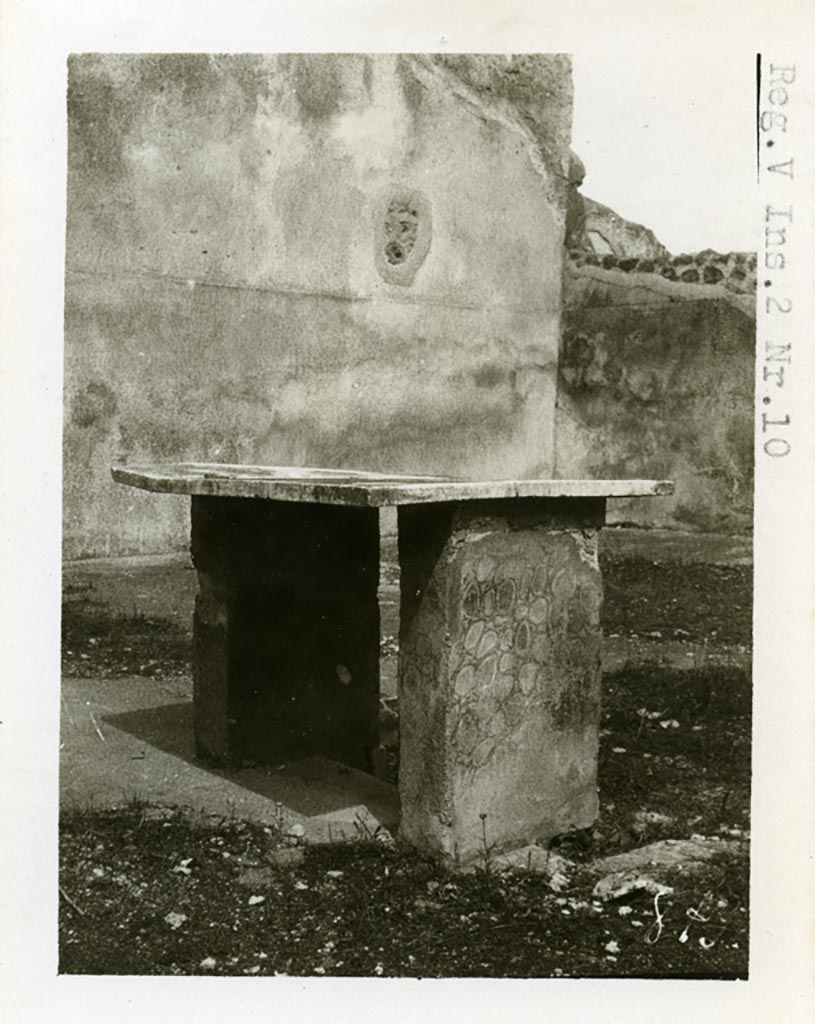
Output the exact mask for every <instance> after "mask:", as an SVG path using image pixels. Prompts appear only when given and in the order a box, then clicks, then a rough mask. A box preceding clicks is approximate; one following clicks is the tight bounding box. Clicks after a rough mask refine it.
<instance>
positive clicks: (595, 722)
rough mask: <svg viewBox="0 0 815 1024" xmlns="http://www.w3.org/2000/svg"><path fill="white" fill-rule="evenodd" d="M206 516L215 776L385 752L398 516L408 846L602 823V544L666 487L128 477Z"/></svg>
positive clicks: (198, 651) (186, 474) (256, 475)
mask: <svg viewBox="0 0 815 1024" xmlns="http://www.w3.org/2000/svg"><path fill="white" fill-rule="evenodd" d="M113 477H114V479H115V480H116V481H118V482H119V483H123V484H129V485H130V486H133V487H139V488H143V489H145V490H148V491H158V492H165V493H170V494H189V495H191V497H192V556H193V561H194V564H195V567H196V569H197V571H198V578H199V593H198V597H197V599H196V605H195V619H194V651H193V681H194V710H195V735H196V744H197V748H198V752H199V754H200V756H201V757H203V758H206V759H209V760H211V761H213V762H216V763H218V764H221V765H239V764H240V763H242V762H243V761H244V760H252V761H258V762H264V763H275V764H277V763H280V762H285V761H289V760H293V759H295V758H300V757H306V756H311V755H315V754H320V755H323V756H326V757H330V758H334V759H336V760H338V761H341V762H343V763H347V764H349V765H353V766H355V767H358V768H362V769H364V770H369V769H370V767H371V756H372V752H373V750H374V748H375V746H376V744H377V729H378V724H377V723H378V708H379V701H378V697H379V607H378V602H377V587H378V580H379V515H378V508H379V507H380V506H386V505H395V506H397V509H398V511H397V515H398V524H399V561H400V568H401V588H400V589H401V626H400V636H399V718H400V736H401V741H400V742H401V751H400V769H399V793H400V800H401V808H402V811H401V826H400V832H401V835H402V836H403V838H404V839H406V840H407V841H408V842H410V843H411V844H413V845H415V846H417V847H419V848H421V849H423V850H426V851H429V852H432V853H435V854H437V855H441V856H444V857H448V858H453V859H457V860H460V861H466V860H468V859H472V858H473V857H475V856H477V855H478V853H479V850H481V849H482V844H483V840H484V838H485V837H486V841H487V842H488V843H489V844H491V845H492V844H494V848H495V849H496V850H499V849H506V848H510V847H512V846H516V845H521V844H525V843H529V842H533V841H535V840H544V839H546V838H549V837H551V836H553V835H557V834H559V833H562V832H565V831H568V830H570V829H573V828H585V827H587V826H589V825H590V824H591V823H592V822H593V821H594V819H595V817H596V815H597V809H598V800H597V749H598V733H599V722H600V640H601V626H600V609H601V604H602V583H601V579H600V569H599V565H598V560H597V540H598V531H599V529H600V527H601V526H602V525H603V522H604V518H605V503H606V499H607V498H613V497H628V496H644V495H665V494H670V493H671V491H672V484H671V483H670V482H668V481H654V480H521V481H519V480H496V481H472V480H456V479H452V478H449V477H444V478H442V477H427V476H395V475H387V474H380V473H365V472H350V471H348V472H346V471H340V470H326V469H300V468H292V467H270V466H229V465H202V464H187V463H184V464H176V465H150V466H129V467H116V468H114V469H113Z"/></svg>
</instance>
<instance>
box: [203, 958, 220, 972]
mask: <svg viewBox="0 0 815 1024" xmlns="http://www.w3.org/2000/svg"><path fill="white" fill-rule="evenodd" d="M217 962H218V961H217V960H216V959H215V957H214V956H205V957H204V959H203V960H202V961H201V963H200V964H199V967H201V968H202V970H205V971H211V970H212V968H213V967H214V966H215V965H216V964H217Z"/></svg>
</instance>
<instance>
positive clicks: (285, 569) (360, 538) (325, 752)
mask: <svg viewBox="0 0 815 1024" xmlns="http://www.w3.org/2000/svg"><path fill="white" fill-rule="evenodd" d="M192 553H193V560H194V564H195V567H196V569H197V570H198V576H199V594H198V597H197V600H196V607H195V619H194V652H193V680H194V707H195V736H196V744H197V747H198V752H199V755H200V756H202V757H204V758H206V759H208V760H210V761H214V762H216V763H218V764H222V765H231V766H235V765H240V764H241V763H242V762H243V761H244V760H250V761H255V762H258V763H273V764H279V763H282V762H286V761H289V760H294V759H296V758H301V757H308V756H312V755H322V756H325V757H330V758H333V759H336V760H338V761H342V762H343V763H346V764H349V765H352V766H354V767H357V768H361V769H363V770H370V767H371V752H372V750H373V748H374V747H375V745H376V742H377V717H378V697H379V606H378V603H377V584H378V579H379V524H378V514H377V510H376V509H369V508H345V507H341V506H328V505H316V504H300V503H293V502H274V501H255V500H252V499H243V498H212V497H198V496H196V497H193V499H192Z"/></svg>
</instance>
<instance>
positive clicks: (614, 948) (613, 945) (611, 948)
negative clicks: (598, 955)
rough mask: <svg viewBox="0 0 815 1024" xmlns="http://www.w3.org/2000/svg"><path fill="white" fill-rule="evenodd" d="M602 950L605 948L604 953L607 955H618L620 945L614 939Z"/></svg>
mask: <svg viewBox="0 0 815 1024" xmlns="http://www.w3.org/2000/svg"><path fill="white" fill-rule="evenodd" d="M604 948H605V951H606V952H607V953H619V952H620V944H619V942H617V941H616V940H615V939H612V940H611V942H607V943H606V944H605V947H604Z"/></svg>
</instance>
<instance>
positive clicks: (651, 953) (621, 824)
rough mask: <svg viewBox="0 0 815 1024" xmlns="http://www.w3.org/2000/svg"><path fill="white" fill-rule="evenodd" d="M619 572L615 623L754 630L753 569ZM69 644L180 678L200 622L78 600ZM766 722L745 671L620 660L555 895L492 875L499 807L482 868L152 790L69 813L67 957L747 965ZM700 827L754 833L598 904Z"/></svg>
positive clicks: (258, 968)
mask: <svg viewBox="0 0 815 1024" xmlns="http://www.w3.org/2000/svg"><path fill="white" fill-rule="evenodd" d="M604 570H605V586H606V613H605V614H606V618H605V629H606V632H607V633H616V634H618V635H623V636H644V637H645V636H651V637H653V635H654V634H659V636H661V637H664V638H665V639H666V640H667V639H675V638H677V637H679V638H683V637H684V638H687V639H688V640H689V641H690V640H694V641H697V642H699V641H701V642H704V643H706V644H708V645H710V647H711V650H715V649H716V647H717V646H718V645H719V644H724V643H735V644H740V645H749V643H750V621H751V598H750V594H751V590H750V582H751V580H750V576H751V572H750V569H749V567H747V566H716V565H704V564H678V563H673V562H672V563H669V564H665V565H658V566H655V564H654V563H653V562H652V561H649V560H637V559H632V558H624V557H607V558H606V559H605V562H604ZM657 570H658V571H657ZM394 642H395V641H394V639H393V637H390V638H389V637H387V636H386V637H385V640H384V643H385V644H390V645H391V647H393V644H394ZM383 653H384V654H386V655H387V656H388V657H393V656H394V653H395V652H394V650H392V649H391V650H388V649H385V650H384V651H383ZM64 659H65V671H66V672H67V673H73V674H76V675H83V676H93V675H106V676H115V677H118V676H121V677H124V676H127V675H133V674H142V675H156V676H163V675H174V674H179V673H185V672H187V671H188V665H189V634H188V632H187V631H186V630H185V629H184V628H183V627H181V626H179V625H177V624H176V625H174V624H172V623H168V622H166V621H160V620H150V619H147V618H144V617H130V618H121V619H110V618H105V617H104V616H103V615H102V614H101V613H100V611H99V609H93V608H88V607H84V606H82V605H75V606H73V607H72V608H71V607H70V606H69V610H68V612H67V614H66V616H65V618H64ZM750 723H751V684H750V676H749V671H746V670H744V669H740V668H730V667H726V666H724V667H723V666H721V665H713V664H710V665H705V664H702V665H699V666H697V667H696V668H694V669H692V670H685V671H678V670H675V669H670V668H666V667H664V666H660V665H659V664H658V663H654V664H634V665H632V666H631V667H630V668H626V669H624V670H622V671H619V672H615V673H614V674H611V675H607V676H606V677H605V688H604V722H603V729H602V733H601V751H600V792H601V801H602V806H601V814H600V818H599V820H598V822H597V825H596V827H595V828H594V829H591V830H588V831H587V832H583V833H578V834H572V835H568V836H563V837H559V838H558V839H557V840H555V841H554V842H553V844H552V850H553V851H555V852H557V853H558V854H561V855H564V856H566V857H568V858H569V859H570V860H571V861H572V862H574V864H575V865H576V866H575V868H574V870H573V873H572V881H571V884H570V885H569V886H568V888H566V889H564V890H563V891H561V892H555V891H553V890H552V888H550V886H549V884H548V882H547V881H546V880H545V879H544V878H543V877H541V876H537V875H534V874H531V873H528V872H522V873H520V874H502V873H498V872H497V871H496V870H495V865H494V857H493V855H492V852H491V850H490V847H489V841H488V840H489V822H488V821H486V822H485V838H486V842H485V850H484V855H483V857H482V858H481V860H480V862H479V864H478V865H477V870H475V871H474V872H472V873H470V874H464V875H462V874H456V873H451V872H449V871H448V870H446V869H444V868H442V867H440V866H439V865H437V864H435V863H433V862H431V861H428V860H426V859H424V858H422V857H419V856H417V855H416V854H414V853H412V852H410V851H408V850H405V849H402V848H400V847H399V846H398V845H393V844H385V843H383V842H380V841H379V838H382V837H379V838H377V837H372V836H367V837H362V838H361V840H360V841H359V842H356V843H348V842H346V843H343V844H333V845H321V846H313V847H312V846H310V847H307V848H305V849H303V850H302V859H300V850H299V848H294V849H295V852H294V853H291V852H288V851H290V850H291V848H290V847H287V846H286V845H285V844H286V842H287V840H286V839H285V837H282V836H281V835H280V834H279V832H278V830H276V829H275V828H270V827H262V826H259V825H253V824H250V823H247V822H241V821H237V820H225V821H224V820H221V821H217V822H212V821H209V820H208V821H202V820H198V819H193V818H192V817H190V816H189V815H187V814H185V813H183V812H181V811H172V810H167V809H159V808H151V807H148V806H142V805H133V806H130V807H128V808H126V809H123V810H119V811H115V812H101V811H99V812H94V811H92V810H84V811H81V812H79V811H78V812H73V813H71V814H69V815H66V816H64V817H63V820H62V822H61V853H60V892H61V901H60V970H61V972H64V973H93V974H109V973H111V974H121V973H128V974H185V975H186V974H205V973H213V974H232V975H234V974H248V975H253V974H262V975H266V974H275V973H285V974H292V975H315V974H316V975H321V974H325V975H364V976H368V975H382V976H411V977H472V976H478V977H552V976H556V977H559V976H564V977H565V976H575V977H593V976H626V977H632V976H644V977H668V976H670V977H705V978H734V977H745V976H746V972H747V954H748V916H749V912H748V896H749V862H748V856H747V842H746V840H747V838H748V837H749V798H750V737H751V725H750ZM694 834H695V835H703V836H709V837H710V836H720V837H722V839H725V838H727V839H733V838H736V839H737V840H740V841H741V840H743V842H739V843H738V844H737V848H736V852H733V849H732V848H728V850H729V852H727V853H724V852H723V853H722V855H721V856H719V857H717V858H715V859H714V861H712V862H711V863H709V864H708V865H707V866H705V868H704V869H702V870H701V871H700V872H698V873H694V874H692V875H689V874H683V873H681V872H680V873H678V874H676V875H675V877H672V878H670V879H669V881H670V882H671V884H672V886H673V889H674V892H673V894H671V895H666V896H662V897H660V898H659V899H658V900H656V901H655V898H654V897H653V896H649V895H646V894H644V893H641V894H639V895H632V896H629V897H625V898H623V899H621V900H619V901H616V902H610V903H601V902H599V901H597V900H596V899H595V898H594V896H593V894H592V888H593V885H594V883H595V881H596V877H594V876H593V875H591V874H590V873H589V869H588V865H589V864H590V862H591V861H592V860H594V859H596V858H597V857H601V856H605V855H607V854H612V853H616V852H619V851H622V850H627V849H631V848H634V847H637V846H641V845H643V844H645V843H650V842H653V841H656V840H659V839H665V838H688V837H689V836H691V835H694ZM281 850H284V851H287V852H285V853H284V854H281V852H280V851H281ZM292 859H294V860H295V861H297V862H296V863H281V860H288V861H291V860H292ZM253 872H254V874H253ZM172 915H178V916H176V917H173V916H172Z"/></svg>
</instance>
